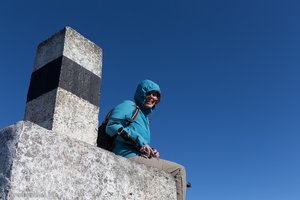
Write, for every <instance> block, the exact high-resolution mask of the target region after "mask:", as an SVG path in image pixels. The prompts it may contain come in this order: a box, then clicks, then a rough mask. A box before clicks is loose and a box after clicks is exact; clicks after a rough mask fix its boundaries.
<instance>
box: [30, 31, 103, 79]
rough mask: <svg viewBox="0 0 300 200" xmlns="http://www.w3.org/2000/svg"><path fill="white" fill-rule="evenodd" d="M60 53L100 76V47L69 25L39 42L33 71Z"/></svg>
mask: <svg viewBox="0 0 300 200" xmlns="http://www.w3.org/2000/svg"><path fill="white" fill-rule="evenodd" d="M62 55H64V56H66V57H68V58H69V59H71V60H73V61H75V62H77V63H78V64H79V65H81V66H82V67H84V68H86V69H87V70H89V71H91V72H93V73H94V74H96V75H97V76H99V77H101V75H102V49H101V48H100V47H99V46H97V45H96V44H94V43H93V42H91V41H90V40H88V39H86V38H85V37H83V36H82V35H81V34H79V33H78V32H76V31H75V30H74V29H72V28H71V27H65V28H64V29H62V30H60V31H59V32H57V33H56V34H54V35H53V36H51V37H50V38H49V39H47V40H45V41H44V42H41V43H40V44H39V46H38V49H37V54H36V58H35V64H34V70H33V71H36V70H38V69H39V68H41V67H43V66H44V65H45V64H47V63H49V62H50V61H52V60H54V59H56V58H58V57H60V56H62Z"/></svg>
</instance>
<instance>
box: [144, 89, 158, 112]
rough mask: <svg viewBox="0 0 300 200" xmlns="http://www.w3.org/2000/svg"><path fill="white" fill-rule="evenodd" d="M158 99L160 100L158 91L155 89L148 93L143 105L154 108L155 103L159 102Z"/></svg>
mask: <svg viewBox="0 0 300 200" xmlns="http://www.w3.org/2000/svg"><path fill="white" fill-rule="evenodd" d="M158 101H159V96H158V93H157V92H155V91H153V92H149V93H148V94H147V95H146V101H145V103H144V104H143V106H144V107H146V108H153V106H155V104H156V103H158Z"/></svg>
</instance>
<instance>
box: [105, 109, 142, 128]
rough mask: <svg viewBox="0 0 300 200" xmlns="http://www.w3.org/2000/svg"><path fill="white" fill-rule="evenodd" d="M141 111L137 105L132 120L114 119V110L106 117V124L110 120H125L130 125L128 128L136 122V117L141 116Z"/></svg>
mask: <svg viewBox="0 0 300 200" xmlns="http://www.w3.org/2000/svg"><path fill="white" fill-rule="evenodd" d="M139 111H140V107H139V106H138V105H136V104H135V109H134V112H133V114H132V116H131V118H130V119H121V118H114V117H111V115H112V110H111V111H109V113H108V114H107V115H106V117H105V120H104V121H105V122H108V120H110V119H112V120H125V121H126V122H127V123H128V124H127V125H126V126H129V125H130V124H131V123H132V122H134V120H135V119H136V117H137V116H138V114H139Z"/></svg>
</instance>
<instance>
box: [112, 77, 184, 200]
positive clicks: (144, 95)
mask: <svg viewBox="0 0 300 200" xmlns="http://www.w3.org/2000/svg"><path fill="white" fill-rule="evenodd" d="M160 100H161V90H160V87H159V85H158V84H156V83H154V82H153V81H151V80H143V81H142V82H141V83H139V84H138V86H137V88H136V92H135V95H134V100H133V101H132V100H125V101H124V102H122V103H121V104H119V105H117V106H116V107H115V108H114V109H113V110H112V114H111V116H110V120H109V121H108V123H107V126H106V132H107V134H109V135H110V136H114V135H116V134H118V136H117V137H116V139H115V145H114V148H113V152H114V153H115V154H116V155H120V156H123V157H126V158H128V159H130V160H132V161H135V162H138V163H141V164H145V165H148V166H151V167H155V168H158V169H160V170H163V171H166V172H168V173H171V174H172V175H173V177H174V179H175V183H176V189H177V199H178V200H185V196H186V174H185V168H184V167H183V166H182V165H179V164H177V163H175V162H171V161H167V160H163V159H159V156H160V155H159V151H157V150H156V149H154V148H152V147H151V146H150V136H151V133H150V127H149V114H150V113H151V112H152V111H153V110H154V109H155V107H156V106H157V104H158V103H159V102H160ZM137 107H138V108H139V109H138V114H137V117H136V118H135V120H134V121H133V122H132V123H130V124H129V123H128V120H130V119H131V118H132V116H133V114H134V112H135V111H136V108H137Z"/></svg>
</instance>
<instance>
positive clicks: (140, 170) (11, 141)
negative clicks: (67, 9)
mask: <svg viewBox="0 0 300 200" xmlns="http://www.w3.org/2000/svg"><path fill="white" fill-rule="evenodd" d="M30 198H36V199H100V200H114V199H115V200H122V199H124V200H125V199H126V200H127V199H128V200H175V199H176V189H175V182H174V180H173V178H172V177H171V175H169V174H166V173H164V172H162V171H158V170H156V169H154V168H149V167H146V166H144V165H140V164H137V163H134V162H131V161H130V160H128V159H126V158H123V157H120V156H116V155H114V154H113V153H111V152H108V151H105V150H103V149H101V148H98V147H95V146H93V145H90V144H88V143H86V142H83V141H79V140H76V139H74V138H72V137H69V136H67V135H64V134H60V133H56V132H54V131H51V130H47V129H45V128H42V127H40V126H38V125H36V124H34V123H31V122H28V121H20V122H18V123H16V124H15V125H12V126H9V127H7V128H4V129H2V130H0V199H30Z"/></svg>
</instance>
